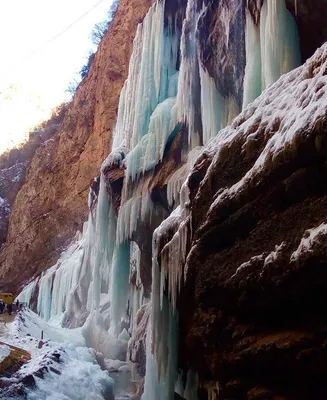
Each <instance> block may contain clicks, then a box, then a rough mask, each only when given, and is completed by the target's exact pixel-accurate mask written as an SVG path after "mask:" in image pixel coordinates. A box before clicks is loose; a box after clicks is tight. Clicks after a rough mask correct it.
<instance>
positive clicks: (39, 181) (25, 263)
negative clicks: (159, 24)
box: [0, 0, 152, 290]
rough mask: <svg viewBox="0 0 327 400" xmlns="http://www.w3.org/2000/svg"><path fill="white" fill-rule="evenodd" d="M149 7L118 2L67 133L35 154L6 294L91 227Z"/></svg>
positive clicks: (18, 209)
mask: <svg viewBox="0 0 327 400" xmlns="http://www.w3.org/2000/svg"><path fill="white" fill-rule="evenodd" d="M151 3H152V1H151V0H145V1H142V2H141V3H140V2H138V1H136V0H132V1H131V0H122V1H121V2H120V6H119V9H118V12H117V14H116V17H115V20H114V21H113V23H112V24H111V27H110V31H109V32H108V34H107V35H106V36H105V38H104V40H103V41H102V42H101V44H100V46H99V50H98V51H97V54H96V56H95V60H94V62H93V64H92V67H91V70H90V72H89V75H88V77H87V78H86V79H85V80H84V81H83V82H82V83H81V85H80V87H79V89H78V91H77V93H76V95H75V97H74V100H73V103H72V105H71V107H70V109H69V110H68V113H67V115H66V117H65V119H64V121H63V125H62V127H61V129H60V130H59V131H58V132H57V133H56V134H55V135H54V137H53V140H52V141H49V142H47V143H45V144H44V146H42V147H40V148H39V149H38V151H37V152H36V155H35V156H34V158H33V160H32V162H31V165H30V168H29V170H28V174H27V176H26V181H25V184H24V186H23V187H22V189H21V190H20V192H19V193H18V195H17V198H16V200H15V203H14V205H13V207H12V212H11V216H10V223H9V230H8V234H7V238H6V244H5V246H4V247H3V248H2V250H1V253H0V281H1V287H2V288H3V289H4V288H5V289H8V290H16V289H17V288H18V287H19V286H20V285H22V284H23V282H24V281H25V280H27V279H30V278H31V277H32V276H33V275H34V274H36V273H38V272H40V271H41V270H43V269H45V268H47V267H48V266H50V265H51V263H52V262H53V261H54V260H55V259H56V258H57V257H58V253H59V252H60V249H62V246H64V245H65V244H66V243H67V240H69V239H70V238H71V237H73V236H74V233H75V232H76V230H78V229H81V226H82V223H83V222H84V221H85V220H86V216H87V194H88V188H89V185H90V182H91V181H92V179H93V177H94V176H96V175H98V173H99V168H100V166H101V163H102V160H103V159H104V158H105V156H106V154H108V151H109V149H110V144H111V137H112V130H113V127H114V125H115V120H116V114H117V107H118V100H119V94H120V91H121V88H122V86H123V83H124V81H125V79H126V77H127V73H128V64H129V58H130V55H131V51H132V45H133V38H134V35H135V31H136V26H137V24H138V23H139V22H141V21H142V19H143V17H144V15H145V13H146V12H147V11H148V9H149V7H150V5H151Z"/></svg>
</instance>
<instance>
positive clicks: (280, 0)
mask: <svg viewBox="0 0 327 400" xmlns="http://www.w3.org/2000/svg"><path fill="white" fill-rule="evenodd" d="M246 60H247V63H246V70H245V78H244V98H243V108H245V107H246V106H247V105H248V104H249V103H250V102H251V101H253V100H254V99H255V98H256V97H258V96H259V95H260V93H261V92H262V91H263V90H264V89H265V88H267V87H268V86H270V85H271V84H273V83H274V82H276V81H277V79H278V78H279V77H280V76H281V75H283V74H285V73H287V72H289V71H291V70H292V69H294V68H296V67H298V66H299V65H300V63H301V57H300V44H299V34H298V28H297V25H296V22H295V20H294V18H293V16H292V15H291V13H290V12H289V11H288V10H287V8H286V4H285V0H265V2H264V4H263V6H262V9H261V15H260V23H259V26H257V25H255V23H254V21H253V19H252V16H251V14H250V12H249V11H248V10H246Z"/></svg>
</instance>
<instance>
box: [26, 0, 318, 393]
mask: <svg viewBox="0 0 327 400" xmlns="http://www.w3.org/2000/svg"><path fill="white" fill-rule="evenodd" d="M197 3H198V2H196V1H195V0H188V2H187V8H186V13H185V19H184V22H183V27H182V29H181V28H180V26H179V25H180V24H179V23H178V18H180V15H179V14H178V15H177V14H176V15H172V14H171V13H169V12H168V11H167V10H166V8H165V7H166V5H165V1H156V2H155V3H154V4H153V6H152V7H151V9H150V10H149V12H148V14H147V16H146V17H145V19H144V21H143V23H141V24H140V25H139V27H138V29H137V34H136V37H135V40H134V50H133V54H132V58H131V61H130V67H129V75H128V79H127V80H126V83H125V85H124V88H123V90H122V93H121V96H120V102H119V109H118V118H117V124H116V129H115V134H114V138H113V151H112V153H111V154H110V155H109V157H108V158H107V159H106V160H105V162H104V164H103V166H102V169H101V178H100V189H99V193H97V194H95V193H93V194H92V196H91V197H92V198H91V197H90V202H89V205H90V213H89V218H88V222H87V223H86V224H85V227H84V231H83V233H82V234H81V235H79V236H78V237H76V238H75V240H74V241H73V242H72V244H71V245H70V246H69V247H68V249H67V250H66V251H65V252H64V253H63V254H62V256H61V258H60V260H59V261H58V262H57V263H56V265H54V266H53V267H52V268H51V269H49V270H48V271H46V272H44V273H43V274H42V276H41V277H40V278H39V279H38V280H36V281H34V282H31V283H30V284H29V285H28V286H27V287H26V288H25V289H24V291H23V292H22V293H21V294H20V296H19V297H18V299H19V300H20V301H26V302H28V303H30V302H31V299H32V297H33V293H38V301H37V312H38V313H39V315H40V316H42V317H43V318H44V319H45V320H48V321H50V323H56V324H58V322H59V323H61V325H62V326H65V327H71V328H75V327H82V334H83V337H84V340H85V343H86V345H87V346H88V347H92V348H94V349H96V350H97V351H100V352H102V353H103V355H104V356H105V357H106V358H107V359H112V360H120V361H121V362H125V361H126V356H127V351H129V353H130V354H132V358H133V359H136V358H138V359H142V357H143V353H144V356H146V365H145V369H146V375H145V381H144V382H145V383H144V394H143V396H142V399H143V400H153V399H154V398H156V399H162V400H164V399H172V398H173V396H174V391H175V390H176V391H177V392H178V393H180V395H182V396H184V398H185V399H187V400H193V399H196V398H197V395H196V392H197V387H198V379H197V376H196V374H195V373H193V372H192V371H189V373H188V377H187V384H186V386H185V385H183V384H182V383H181V378H180V376H179V375H178V372H177V349H178V343H177V338H178V294H179V289H180V288H181V285H182V284H183V277H185V276H186V274H187V259H186V257H187V245H188V240H189V239H190V236H191V234H192V232H190V215H189V210H188V203H189V193H188V185H187V183H185V181H186V182H187V177H188V175H189V173H190V171H191V169H192V168H193V165H194V163H195V161H196V159H197V158H198V156H199V155H200V154H201V152H202V151H203V147H201V146H202V145H206V146H207V148H206V150H205V151H206V152H207V153H210V152H211V153H213V154H215V157H216V158H218V157H219V154H220V149H221V148H222V146H223V145H226V144H228V143H230V142H231V141H232V140H233V139H234V138H235V137H236V136H237V135H246V136H247V140H249V141H250V140H251V139H255V135H256V133H253V132H252V133H251V134H249V133H248V132H247V129H248V127H250V124H251V123H252V122H253V120H255V119H256V118H258V120H260V121H261V125H265V126H266V127H269V124H274V123H275V122H276V121H277V120H278V121H280V122H281V124H280V129H279V133H278V134H275V135H274V136H273V137H272V138H271V140H269V141H268V143H267V146H266V149H265V150H264V151H263V153H262V155H261V157H260V158H259V159H258V161H257V162H256V164H255V165H254V166H253V168H252V169H251V170H250V171H249V173H248V174H247V175H246V176H245V177H244V180H246V179H251V177H252V176H253V174H256V173H258V174H259V173H260V171H262V169H263V166H264V164H265V160H266V158H268V157H270V158H271V159H273V158H274V157H275V156H276V154H278V151H279V149H280V148H281V147H282V146H285V143H286V142H287V141H289V142H291V141H292V140H293V139H294V137H295V136H296V135H297V134H298V133H299V132H300V129H301V126H303V121H304V120H307V122H308V124H309V125H310V121H314V120H316V119H317V118H318V117H319V116H318V114H319V113H324V112H325V110H322V109H321V108H319V105H318V103H315V99H316V100H321V96H325V93H321V94H319V91H315V92H313V91H312V90H311V88H309V87H308V86H307V85H306V83H305V81H303V82H300V81H302V80H303V79H302V78H303V76H302V75H303V74H306V73H307V72H306V71H304V72H303V70H296V71H294V72H293V73H291V74H289V75H287V76H284V77H283V78H281V79H280V81H279V82H278V83H277V85H274V86H273V87H271V88H269V89H267V90H266V92H265V94H264V95H263V96H262V97H260V98H259V99H257V100H255V98H256V97H257V96H259V95H260V93H261V92H262V91H263V90H264V89H265V88H267V87H268V86H269V85H271V84H272V83H274V82H275V81H276V80H277V79H278V78H279V77H280V76H281V75H282V74H283V73H285V72H288V71H289V70H291V69H293V68H294V67H295V66H297V65H298V64H299V43H298V34H297V28H296V24H295V22H294V19H293V17H292V16H291V14H290V13H289V12H288V11H287V9H286V5H285V2H284V0H277V1H275V0H266V1H265V2H264V4H263V8H262V10H261V15H260V23H259V25H257V24H256V22H255V21H253V19H252V16H251V15H250V13H249V12H248V11H247V10H246V56H247V57H246V58H247V62H246V71H245V79H244V88H243V89H244V97H243V105H244V107H246V106H247V105H248V104H249V103H251V102H252V101H254V102H253V103H252V104H251V105H250V106H249V107H248V108H246V109H245V111H244V122H243V123H242V126H241V128H239V127H236V125H237V121H238V119H237V118H236V120H235V121H234V122H233V123H232V124H231V126H229V127H228V128H225V129H223V128H224V127H225V126H226V125H227V124H228V123H231V121H232V119H233V118H234V117H235V115H236V113H237V111H238V110H237V106H236V105H235V100H234V99H233V98H232V97H227V98H226V97H225V96H224V95H223V94H222V93H220V92H219V90H218V88H217V85H216V82H215V80H214V78H213V77H211V76H210V75H209V72H208V71H207V69H206V67H205V65H203V64H202V62H201V60H200V57H199V43H198V40H197V35H198V31H197V24H198V20H199V18H200V16H201V13H202V12H203V11H204V10H205V7H206V6H205V5H204V6H203V8H199V7H198V6H197ZM166 11H167V12H166ZM226 29H229V27H228V26H227V27H226ZM226 45H227V46H228V43H227V44H226ZM321 51H326V49H323V50H321ZM301 74H302V75H301ZM299 76H300V78H298V77H299ZM315 79H316V85H317V86H318V85H323V84H325V77H324V76H317V77H316V78H315ZM298 81H299V82H298ZM294 84H296V85H294ZM287 86H289V87H290V89H289V91H288V92H287V90H286V91H285V87H287ZM293 92H294V93H293ZM290 98H291V100H290ZM274 99H275V100H274ZM268 100H269V101H270V103H269V101H268ZM286 100H287V101H286ZM304 102H307V103H308V107H307V108H306V109H305V108H303V103H304ZM268 103H269V104H268ZM259 114H260V115H259ZM298 120H301V124H298V123H297V121H298ZM185 132H186V133H185ZM178 133H182V140H181V145H180V146H181V147H182V149H180V150H181V160H180V161H179V164H178V166H177V167H176V168H175V170H174V171H173V172H171V173H169V174H168V176H167V177H166V178H165V182H164V185H163V188H161V190H162V193H164V194H163V196H166V200H167V204H166V205H165V207H162V205H160V204H158V203H160V202H158V201H156V199H155V198H154V196H153V192H151V178H152V177H153V176H155V174H156V170H157V168H158V166H159V165H160V164H161V163H162V161H163V160H164V158H165V154H166V152H167V151H168V150H169V146H170V145H171V144H172V143H173V141H174V140H175V138H176V136H177V134H178ZM183 135H186V140H185V138H183ZM115 168H116V169H120V170H123V171H124V183H123V187H122V189H121V193H118V194H119V196H118V197H121V201H120V204H119V207H117V206H116V204H115V203H114V202H113V199H112V196H113V190H114V189H113V187H111V186H110V182H108V179H107V180H106V171H108V170H114V169H115ZM206 179H210V176H209V173H208V174H207V176H206V177H205V178H204V181H205V180H206ZM109 181H110V179H109ZM243 183H244V182H243ZM241 190H242V181H241V182H238V183H237V184H236V185H235V187H232V188H230V189H226V190H224V191H223V192H222V193H219V194H217V196H216V198H215V200H214V202H213V205H212V209H210V210H209V216H210V213H211V212H212V213H213V212H214V209H215V207H216V206H217V204H218V203H219V202H223V201H224V200H225V199H226V198H230V197H231V196H233V195H234V194H235V193H236V192H239V191H241ZM162 193H161V195H162ZM93 205H95V206H94V207H93ZM169 214H170V215H169ZM168 215H169V216H168ZM167 216H168V218H167ZM142 235H143V236H142ZM145 239H148V240H149V241H150V243H151V241H152V255H151V256H150V258H152V276H151V277H152V287H151V298H150V299H149V297H148V296H146V295H145V294H144V293H145V290H144V287H143V283H144V282H143V281H142V274H143V275H144V274H145V272H144V269H145V266H144V265H143V261H142V251H143V244H144V243H143V242H144V241H145ZM136 242H137V244H136ZM301 246H302V247H301ZM301 246H300V247H301V249H302V248H304V247H305V246H308V245H307V244H305V243H303V244H301ZM301 249H299V250H298V252H301V251H303V250H301ZM277 250H278V249H276V252H277ZM191 251H192V250H191ZM150 253H151V249H150ZM271 256H272V255H271ZM150 261H151V260H150ZM243 268H246V265H242V266H240V268H239V271H238V273H239V272H240V271H241V270H242V269H243ZM147 273H148V275H151V272H150V271H147ZM137 338H138V339H137ZM138 340H139V343H137V341H138ZM128 342H130V346H128ZM140 343H141V344H140ZM128 348H129V350H128ZM108 362H109V361H108ZM109 363H110V362H109ZM110 365H111V364H110ZM134 372H135V371H134ZM134 372H133V373H134ZM136 375H137V373H136ZM160 396H161V397H160Z"/></svg>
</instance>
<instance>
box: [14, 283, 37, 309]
mask: <svg viewBox="0 0 327 400" xmlns="http://www.w3.org/2000/svg"><path fill="white" fill-rule="evenodd" d="M37 283H38V279H34V280H33V281H32V282H30V283H29V284H28V285H27V286H25V288H24V289H23V291H22V292H21V293H20V294H19V295H18V296H17V298H16V299H15V301H16V300H18V301H19V302H20V303H26V304H27V305H28V306H30V304H31V298H32V296H33V294H34V290H35V288H36V286H37Z"/></svg>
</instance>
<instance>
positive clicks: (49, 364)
mask: <svg viewBox="0 0 327 400" xmlns="http://www.w3.org/2000/svg"><path fill="white" fill-rule="evenodd" d="M42 331H43V337H44V339H43V346H42V348H40V349H39V344H40V339H41V333H42ZM0 341H3V342H5V343H8V344H10V345H14V346H17V347H20V348H23V349H25V350H27V351H29V352H30V353H31V357H32V359H31V361H29V362H28V363H26V364H25V365H24V366H23V367H22V368H21V369H20V370H19V372H18V374H19V375H20V376H27V375H32V376H33V378H34V380H35V384H36V386H34V387H26V388H25V391H26V393H27V400H41V399H42V400H80V399H90V400H97V399H106V400H112V399H114V397H113V386H114V381H113V379H112V378H110V376H109V374H108V372H107V371H104V370H102V369H101V367H100V366H99V364H98V363H97V362H96V359H95V357H94V356H93V354H92V352H91V351H90V350H89V349H87V348H86V347H85V341H84V338H83V336H82V333H81V329H65V328H58V327H55V326H50V325H49V324H48V323H46V322H45V321H44V320H42V319H41V318H40V317H39V316H38V315H37V314H35V313H33V312H32V311H30V310H28V309H26V310H24V311H22V312H20V313H19V314H18V315H17V317H16V319H15V321H14V322H13V323H11V324H6V325H5V326H4V329H2V330H1V333H0ZM6 349H7V346H1V347H0V359H1V354H5V352H6ZM54 354H56V355H57V356H58V359H59V362H58V361H56V360H55V358H56V357H54ZM53 360H55V361H56V362H55V361H53ZM44 368H46V372H45V373H43V372H42V373H41V374H40V370H42V369H44ZM0 397H1V396H0Z"/></svg>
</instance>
